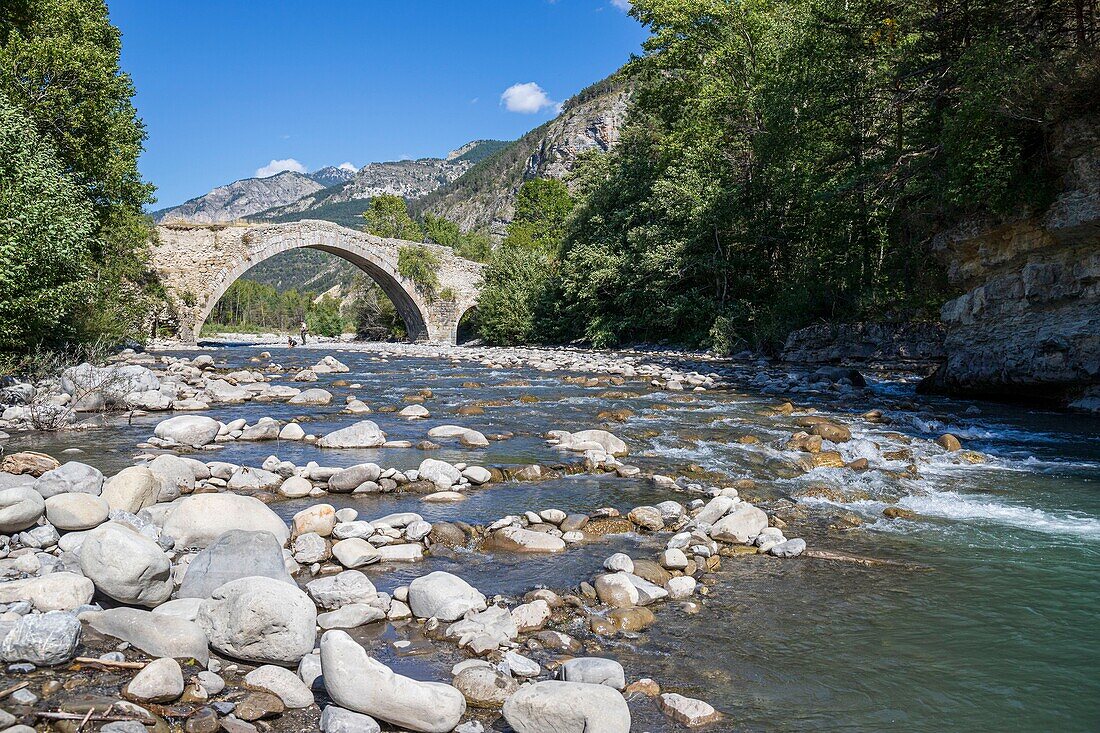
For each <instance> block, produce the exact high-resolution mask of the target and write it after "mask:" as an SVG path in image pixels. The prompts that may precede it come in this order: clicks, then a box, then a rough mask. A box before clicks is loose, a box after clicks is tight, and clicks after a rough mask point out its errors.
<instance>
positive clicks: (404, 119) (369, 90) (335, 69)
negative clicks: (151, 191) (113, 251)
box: [109, 0, 645, 208]
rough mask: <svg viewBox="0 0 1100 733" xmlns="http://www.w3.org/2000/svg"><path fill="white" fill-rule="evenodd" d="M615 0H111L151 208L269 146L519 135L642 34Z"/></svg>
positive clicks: (225, 176) (402, 143) (451, 144)
mask: <svg viewBox="0 0 1100 733" xmlns="http://www.w3.org/2000/svg"><path fill="white" fill-rule="evenodd" d="M625 5H626V0H556V1H551V0H496V1H494V2H477V1H474V2H452V1H451V0H439V1H438V2H434V1H431V2H430V1H427V0H408V1H402V0H397V1H396V2H392V1H391V2H384V3H383V2H375V1H373V0H370V1H368V0H362V1H360V2H354V1H346V2H345V1H343V0H314V2H307V1H306V0H300V1H285V2H281V1H279V0H266V1H263V2H261V1H249V2H246V1H245V0H220V1H217V2H209V1H207V0H186V1H173V2H169V0H155V1H150V0H109V6H110V11H111V20H112V21H113V22H114V23H115V25H117V26H118V27H119V28H120V29H121V30H122V33H123V46H122V66H123V68H124V69H125V70H126V71H127V72H129V73H130V75H131V76H132V77H133V79H134V84H135V86H136V87H137V96H136V98H135V104H136V105H137V109H138V114H139V115H140V116H141V117H142V119H144V121H145V124H146V127H147V131H148V134H149V139H148V140H147V142H146V150H145V154H144V155H143V156H142V160H141V170H142V173H143V174H144V176H145V178H146V179H147V180H149V181H151V182H152V183H154V184H156V186H157V189H158V190H157V198H158V203H157V204H156V207H155V208H160V207H163V206H168V205H174V204H178V203H180V202H182V201H184V200H186V199H188V198H191V197H193V196H198V195H201V194H203V193H205V192H206V191H208V190H209V189H211V188H213V187H214V186H216V185H219V184H222V183H227V182H229V181H232V180H235V179H238V178H245V177H248V176H252V175H255V174H256V172H257V171H258V170H261V169H263V168H265V167H266V166H269V163H270V162H271V161H296V162H297V163H299V164H301V165H302V166H303V167H304V168H305V169H306V170H316V169H317V168H320V167H322V166H325V165H338V164H340V163H344V162H351V163H353V164H354V165H356V166H362V165H364V164H366V163H369V162H374V161H383V160H395V159H399V158H402V157H412V158H418V157H427V156H440V155H443V154H445V153H446V152H447V151H448V150H451V149H453V148H456V147H458V146H459V145H461V144H462V143H464V142H467V141H469V140H472V139H477V138H497V139H506V140H511V139H514V138H517V137H519V136H520V135H522V134H523V133H524V132H526V131H527V130H530V129H531V128H533V127H536V126H538V125H540V124H542V123H543V122H545V121H546V120H548V119H550V118H551V117H553V116H554V114H555V112H554V103H555V102H560V101H561V100H564V99H566V98H568V97H569V96H570V95H572V94H574V93H575V92H577V91H578V90H580V89H582V88H584V87H585V86H587V85H588V84H590V83H592V82H595V81H598V80H599V79H602V78H603V77H605V76H607V75H608V74H610V73H611V72H613V71H614V70H615V69H617V68H619V66H621V65H622V64H623V63H625V62H626V61H627V59H628V58H629V57H630V54H631V53H637V52H638V51H639V50H640V44H641V42H642V40H643V38H644V37H645V33H644V30H643V29H642V27H641V26H640V25H639V24H638V23H637V22H636V21H634V20H633V19H632V18H630V17H629V16H628V15H626V13H625V12H623V7H622V6H625ZM528 85H536V86H528ZM509 88H512V91H511V92H510V93H509V94H508V95H507V96H506V97H504V98H502V95H503V94H504V93H505V92H506V90H508V89H509ZM543 95H545V96H543ZM293 165H294V163H292V162H285V163H280V164H276V165H275V166H274V168H281V167H292V166H293Z"/></svg>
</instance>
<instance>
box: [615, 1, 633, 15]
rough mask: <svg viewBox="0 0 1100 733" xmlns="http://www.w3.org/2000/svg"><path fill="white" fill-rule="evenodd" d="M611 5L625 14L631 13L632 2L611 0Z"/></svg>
mask: <svg viewBox="0 0 1100 733" xmlns="http://www.w3.org/2000/svg"><path fill="white" fill-rule="evenodd" d="M611 4H612V5H614V6H615V7H616V8H618V9H619V10H621V11H623V12H624V13H629V12H630V0H611Z"/></svg>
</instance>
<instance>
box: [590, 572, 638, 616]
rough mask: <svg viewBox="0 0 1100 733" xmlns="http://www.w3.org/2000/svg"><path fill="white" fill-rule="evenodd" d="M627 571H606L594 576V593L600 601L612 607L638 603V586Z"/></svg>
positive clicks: (623, 606)
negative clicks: (603, 573)
mask: <svg viewBox="0 0 1100 733" xmlns="http://www.w3.org/2000/svg"><path fill="white" fill-rule="evenodd" d="M630 578H631V575H630V574H629V573H624V572H618V573H607V574H605V575H601V576H599V577H598V578H596V583H595V586H596V595H597V596H599V599H600V602H601V603H604V604H606V605H608V606H611V607H612V608H627V607H629V606H636V605H638V588H637V586H635V585H634V583H632V582H631V581H630Z"/></svg>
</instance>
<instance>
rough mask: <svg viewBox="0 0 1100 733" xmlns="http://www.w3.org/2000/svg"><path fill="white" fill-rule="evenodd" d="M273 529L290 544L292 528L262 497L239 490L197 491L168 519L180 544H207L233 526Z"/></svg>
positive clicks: (167, 528) (166, 530)
mask: <svg viewBox="0 0 1100 733" xmlns="http://www.w3.org/2000/svg"><path fill="white" fill-rule="evenodd" d="M235 529H238V530H247V531H251V532H259V531H263V532H270V533H271V534H273V535H275V539H276V540H278V541H279V545H280V546H283V545H285V544H286V541H287V539H289V537H290V529H289V528H288V527H287V525H286V522H284V521H283V520H282V519H280V518H279V515H278V514H276V513H275V512H273V511H271V509H269V508H268V507H267V505H266V504H264V503H263V502H262V501H260V500H259V499H256V498H253V497H251V496H237V495H236V494H195V495H193V496H188V497H187V498H185V499H182V500H181V501H180V502H179V503H178V504H177V505H176V508H175V509H173V510H172V512H171V513H170V514H169V515H168V516H167V518H166V519H165V521H164V533H165V534H167V535H168V536H170V537H172V538H174V539H175V541H176V547H177V548H182V547H207V546H208V545H210V544H211V543H212V542H213V541H214V540H216V539H217V538H218V537H220V536H221V535H223V534H225V533H226V532H229V531H230V530H235Z"/></svg>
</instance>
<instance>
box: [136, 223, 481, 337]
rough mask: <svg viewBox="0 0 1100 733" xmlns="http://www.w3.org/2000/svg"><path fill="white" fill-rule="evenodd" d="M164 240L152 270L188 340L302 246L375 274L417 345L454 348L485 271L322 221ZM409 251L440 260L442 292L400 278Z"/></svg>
mask: <svg viewBox="0 0 1100 733" xmlns="http://www.w3.org/2000/svg"><path fill="white" fill-rule="evenodd" d="M157 234H158V241H157V242H155V243H154V246H153V248H152V251H153V266H154V268H155V269H156V271H157V273H158V275H159V276H160V279H161V282H162V283H163V284H164V286H165V288H166V289H167V291H168V297H169V299H170V300H171V301H172V304H173V306H174V307H175V310H176V313H177V315H178V319H179V332H178V336H179V338H180V339H181V340H183V341H194V340H195V339H196V338H197V337H198V335H199V333H200V332H201V331H202V326H203V324H204V323H206V319H207V318H209V317H210V313H211V311H213V309H214V306H215V305H216V304H217V302H218V300H219V299H220V298H221V297H222V295H223V294H225V291H226V290H227V289H228V288H229V286H230V285H232V284H233V281H235V280H236V279H237V278H239V277H240V276H241V275H243V274H244V273H245V272H247V271H248V270H249V268H251V267H253V266H254V265H257V264H259V263H260V262H263V261H264V260H266V259H268V258H269V257H273V256H275V255H277V254H279V253H280V252H286V251H288V250H292V249H298V248H300V247H309V248H311V249H319V250H321V251H323V252H329V253H331V254H334V255H336V256H338V257H342V258H344V259H345V260H347V261H348V262H351V263H352V264H354V265H355V266H357V267H358V268H359V269H361V270H362V271H363V272H365V273H366V274H367V275H369V276H370V277H371V278H372V279H373V280H374V282H376V283H377V284H378V286H379V287H380V288H382V291H383V292H384V293H385V294H386V297H388V298H389V299H390V301H391V302H392V303H393V304H394V307H395V308H396V310H397V312H398V314H399V315H400V316H401V318H402V319H403V320H404V321H405V327H406V331H407V332H408V334H409V338H410V339H411V340H413V341H430V342H436V343H449V344H453V343H455V340H456V337H457V334H458V323H459V321H460V320H462V316H463V315H464V314H465V313H466V311H468V310H469V309H470V308H472V307H473V306H474V305H475V304H476V303H477V298H478V284H479V282H480V280H481V268H482V265H480V264H479V263H477V262H471V261H470V260H467V259H463V258H462V257H458V256H456V255H455V254H454V252H453V251H452V250H451V249H450V248H449V247H441V246H439V245H434V244H419V243H415V242H407V241H404V240H401V239H384V238H382V237H376V236H374V235H372V234H366V233H364V232H359V231H356V230H354V229H348V228H347V227H342V226H340V225H339V224H334V223H332V222H327V221H316V220H305V221H296V222H290V223H287V224H203V225H200V224H187V223H172V224H162V225H160V226H158V227H157ZM408 246H419V247H425V248H427V249H429V250H431V251H432V252H433V253H434V254H435V255H436V257H437V258H438V259H439V261H440V266H439V269H438V271H437V275H438V277H439V289H438V291H437V292H436V293H434V294H428V293H424V292H423V291H422V290H421V289H420V288H418V287H417V286H416V284H415V283H413V282H412V281H411V280H409V279H408V278H406V277H404V276H402V275H401V273H400V272H399V271H398V268H397V259H398V256H399V253H400V251H401V249H402V248H403V247H408ZM443 294H446V295H447V297H446V298H444V297H442V295H443Z"/></svg>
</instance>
